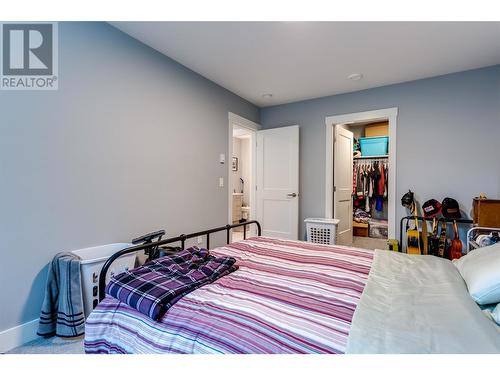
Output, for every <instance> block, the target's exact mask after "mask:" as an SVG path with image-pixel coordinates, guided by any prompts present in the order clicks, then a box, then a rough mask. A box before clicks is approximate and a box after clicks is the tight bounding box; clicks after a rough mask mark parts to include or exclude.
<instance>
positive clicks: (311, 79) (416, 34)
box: [112, 22, 500, 107]
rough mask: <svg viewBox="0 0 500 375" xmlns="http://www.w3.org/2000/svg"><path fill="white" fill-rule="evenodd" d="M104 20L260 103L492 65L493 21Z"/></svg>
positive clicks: (496, 38) (498, 54)
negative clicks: (356, 77)
mask: <svg viewBox="0 0 500 375" xmlns="http://www.w3.org/2000/svg"><path fill="white" fill-rule="evenodd" d="M112 25H114V26H115V27H117V28H118V29H120V30H122V31H124V32H126V33H127V34H129V35H131V36H133V37H134V38H136V39H138V40H140V41H141V42H143V43H145V44H147V45H149V46H151V47H153V48H154V49H156V50H158V51H160V52H162V53H164V54H165V55H167V56H169V57H171V58H172V59H174V60H176V61H178V62H179V63H181V64H183V65H185V66H187V67H188V68H190V69H192V70H194V71H195V72H197V73H199V74H201V75H202V76H204V77H206V78H208V79H210V80H212V81H214V82H216V83H217V84H219V85H221V86H223V87H225V88H226V89H228V90H230V91H232V92H234V93H235V94H237V95H239V96H241V97H243V98H245V99H247V100H249V101H250V102H252V103H254V104H256V105H258V106H263V107H264V106H270V105H275V104H282V103H288V102H293V101H298V100H304V99H311V98H316V97H321V96H326V95H333V94H339V93H346V92H352V91H358V90H363V89H367V88H371V87H378V86H385V85H389V84H393V83H399V82H405V81H411V80H415V79H421V78H427V77H432V76H437V75H442V74H447V73H453V72H459V71H463V70H469V69H474V68H479V67H484V66H489V65H495V64H500V22H495V23H479V22H112ZM351 73H362V74H363V76H364V78H363V79H361V80H360V81H351V80H348V79H347V76H348V75H349V74H351ZM266 93H272V94H273V97H272V98H271V99H266V98H263V97H262V95H263V94H266Z"/></svg>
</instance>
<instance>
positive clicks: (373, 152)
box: [359, 137, 389, 156]
mask: <svg viewBox="0 0 500 375" xmlns="http://www.w3.org/2000/svg"><path fill="white" fill-rule="evenodd" d="M359 145H360V147H361V156H383V155H387V152H388V150H389V137H368V138H360V139H359Z"/></svg>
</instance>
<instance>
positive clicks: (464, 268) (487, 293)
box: [453, 242, 500, 305]
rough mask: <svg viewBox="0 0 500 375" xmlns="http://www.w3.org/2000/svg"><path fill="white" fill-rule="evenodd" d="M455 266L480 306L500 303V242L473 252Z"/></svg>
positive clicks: (454, 262)
mask: <svg viewBox="0 0 500 375" xmlns="http://www.w3.org/2000/svg"><path fill="white" fill-rule="evenodd" d="M453 264H454V265H455V266H456V267H457V269H458V271H459V272H460V274H461V275H462V278H463V279H464V280H465V283H466V284H467V288H468V289H469V294H470V295H471V297H472V299H474V301H476V302H477V303H479V304H480V305H488V304H492V303H499V302H500V242H499V243H496V244H494V245H491V246H486V247H481V248H479V249H476V250H472V251H471V252H469V253H468V254H467V255H464V256H463V257H462V258H460V259H456V260H454V261H453Z"/></svg>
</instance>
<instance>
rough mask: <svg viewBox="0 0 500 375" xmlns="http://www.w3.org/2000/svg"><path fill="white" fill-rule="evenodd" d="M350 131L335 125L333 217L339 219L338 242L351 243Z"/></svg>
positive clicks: (351, 136) (351, 139)
mask: <svg viewBox="0 0 500 375" xmlns="http://www.w3.org/2000/svg"><path fill="white" fill-rule="evenodd" d="M352 146H353V135H352V132H350V131H349V130H346V129H344V128H342V127H340V126H336V127H335V140H334V152H333V155H334V156H333V175H334V188H333V192H334V193H333V215H334V216H333V217H334V218H336V219H339V220H340V222H339V226H338V232H337V233H338V234H337V235H338V237H337V240H338V243H339V244H342V245H349V244H351V243H352V151H353V149H352Z"/></svg>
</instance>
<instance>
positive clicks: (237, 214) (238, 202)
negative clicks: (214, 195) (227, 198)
mask: <svg viewBox="0 0 500 375" xmlns="http://www.w3.org/2000/svg"><path fill="white" fill-rule="evenodd" d="M242 205H243V194H242V193H233V224H236V223H239V222H240V220H241V217H242V216H241V206H242Z"/></svg>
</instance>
